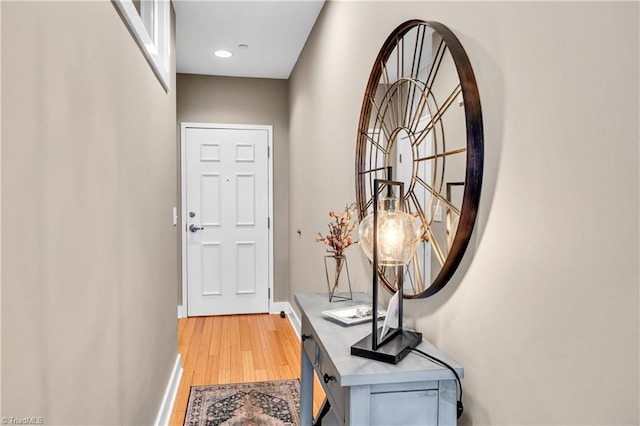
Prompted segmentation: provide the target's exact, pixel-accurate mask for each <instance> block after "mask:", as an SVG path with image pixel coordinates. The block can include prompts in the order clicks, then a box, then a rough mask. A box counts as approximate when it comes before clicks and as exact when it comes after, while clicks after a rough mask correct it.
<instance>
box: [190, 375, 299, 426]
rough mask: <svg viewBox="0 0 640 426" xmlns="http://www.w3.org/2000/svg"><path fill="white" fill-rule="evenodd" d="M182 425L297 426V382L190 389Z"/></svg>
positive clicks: (285, 381)
mask: <svg viewBox="0 0 640 426" xmlns="http://www.w3.org/2000/svg"><path fill="white" fill-rule="evenodd" d="M184 424H185V426H214V425H225V426H226V425H229V426H230V425H234V426H235V425H243V426H253V425H261V426H262V425H274V426H290V425H291V426H298V425H299V424H300V382H298V380H281V381H273V382H255V383H235V384H231V385H209V386H192V387H191V393H190V395H189V404H188V405H187V413H186V416H185V418H184Z"/></svg>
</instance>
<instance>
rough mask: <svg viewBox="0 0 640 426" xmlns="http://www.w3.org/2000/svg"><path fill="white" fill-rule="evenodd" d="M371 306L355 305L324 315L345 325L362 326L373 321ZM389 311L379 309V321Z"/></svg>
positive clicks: (330, 311)
mask: <svg viewBox="0 0 640 426" xmlns="http://www.w3.org/2000/svg"><path fill="white" fill-rule="evenodd" d="M371 314H372V312H371V305H355V306H349V307H347V308H338V309H330V310H328V311H322V315H324V316H326V317H329V318H331V319H334V320H337V321H339V322H341V323H342V324H345V325H353V324H360V323H361V322H365V321H371V316H372V315H371ZM386 314H387V311H385V310H384V309H380V308H378V319H380V318H384V316H385V315H386Z"/></svg>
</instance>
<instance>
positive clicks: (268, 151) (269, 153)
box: [267, 145, 271, 158]
mask: <svg viewBox="0 0 640 426" xmlns="http://www.w3.org/2000/svg"><path fill="white" fill-rule="evenodd" d="M270 157H271V147H270V146H269V145H267V158H270Z"/></svg>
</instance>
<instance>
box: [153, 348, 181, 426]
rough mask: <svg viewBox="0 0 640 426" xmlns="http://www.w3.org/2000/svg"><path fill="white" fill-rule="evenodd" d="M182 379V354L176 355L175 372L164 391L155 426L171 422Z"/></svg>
mask: <svg viewBox="0 0 640 426" xmlns="http://www.w3.org/2000/svg"><path fill="white" fill-rule="evenodd" d="M181 378H182V360H181V359H180V354H178V355H176V362H175V363H174V364H173V370H172V371H171V376H170V377H169V383H167V389H166V390H165V391H164V396H163V397H162V403H161V404H160V410H158V415H157V416H156V421H155V423H154V425H155V426H166V425H168V424H169V421H170V420H171V413H172V412H173V405H174V404H175V402H176V395H177V394H178V386H180V379H181Z"/></svg>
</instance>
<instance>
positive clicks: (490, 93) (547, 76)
mask: <svg viewBox="0 0 640 426" xmlns="http://www.w3.org/2000/svg"><path fill="white" fill-rule="evenodd" d="M410 18H422V19H425V20H435V21H440V22H442V23H444V24H446V25H447V26H449V28H451V29H452V30H453V31H454V33H455V34H456V35H457V36H458V37H459V38H460V40H461V42H462V44H463V46H465V48H466V50H467V53H468V55H469V57H470V60H471V63H472V65H473V67H474V70H475V73H476V78H477V80H478V85H479V90H480V98H481V101H482V108H483V114H484V124H485V136H486V148H485V156H486V159H485V175H484V188H483V194H482V200H481V206H480V210H479V219H478V223H477V226H476V230H475V236H474V238H473V241H472V244H471V248H470V249H469V252H468V256H467V257H466V259H465V261H464V264H463V267H462V270H461V271H459V273H457V274H456V276H455V277H454V279H453V282H452V283H451V284H450V285H449V286H448V287H447V288H445V290H443V291H442V292H441V293H440V294H438V295H436V297H433V298H431V299H427V300H418V301H409V302H407V303H406V305H405V306H406V309H407V316H408V321H407V322H408V323H409V324H410V325H414V326H415V327H416V328H417V329H418V330H419V331H422V332H423V333H424V334H425V337H427V338H428V339H430V340H432V341H433V342H434V343H436V344H437V345H438V346H440V347H441V348H442V349H443V350H445V351H446V352H448V353H450V354H451V355H452V356H453V357H454V358H455V359H457V360H458V361H459V362H461V363H462V364H463V365H464V366H465V368H466V371H465V379H464V388H465V393H464V395H465V405H466V412H465V415H464V418H463V421H462V422H461V424H465V425H525V424H527V425H534V424H535V425H561V424H576V425H578V424H580V425H583V424H599V425H613V424H628V425H631V424H638V423H639V422H640V415H639V411H638V401H639V399H640V398H639V395H638V382H639V380H638V379H639V378H638V373H639V366H638V362H639V358H638V343H639V326H638V324H639V316H638V311H639V292H638V282H639V277H638V259H639V250H638V231H639V224H638V204H639V176H638V160H639V149H638V140H639V130H638V124H639V123H638V116H639V110H638V99H639V95H638V93H639V86H638V75H639V69H638V62H639V61H638V60H639V58H638V52H639V41H638V40H639V37H638V31H639V30H638V27H639V25H638V22H639V11H638V3H632V2H627V3H608V2H603V3H595V2H585V3H579V2H566V3H538V2H530V3H527V2H469V3H460V2H453V3H448V2H406V3H405V2H334V1H330V2H329V3H327V4H326V5H325V8H324V10H323V12H322V14H321V16H320V18H319V20H318V22H317V23H316V26H315V28H314V30H313V32H312V34H311V37H310V39H309V40H308V42H307V44H306V46H305V49H304V51H303V53H302V56H301V58H300V59H299V61H298V63H297V65H296V68H295V70H294V72H293V74H292V77H291V79H290V109H291V116H290V123H291V127H290V138H291V142H290V144H291V149H290V174H291V176H292V179H291V182H290V193H289V197H290V204H289V205H290V210H289V212H290V214H289V220H290V223H291V229H297V228H300V229H301V230H302V231H303V235H302V238H299V237H298V236H297V235H296V234H295V233H290V236H289V241H290V252H291V256H290V262H289V271H290V276H289V279H290V283H291V292H290V298H291V295H292V294H293V293H295V292H304V291H323V290H324V288H325V283H324V277H323V270H322V268H323V266H322V255H323V248H322V247H321V246H320V245H318V244H316V243H315V242H314V240H313V235H314V233H315V232H317V231H318V230H321V229H323V228H324V226H326V219H327V216H326V212H327V211H329V210H332V209H335V208H337V207H339V206H341V205H343V204H344V203H345V202H348V201H351V200H354V198H355V190H354V183H353V182H354V174H353V168H354V158H355V152H354V149H355V141H356V130H357V123H358V118H359V113H360V106H361V103H362V96H363V94H364V89H365V84H366V81H367V79H368V75H369V72H370V69H371V66H372V65H373V60H374V58H375V56H376V54H377V52H378V49H379V48H380V46H381V45H382V43H383V42H384V40H385V38H386V36H387V35H388V34H389V33H390V32H391V31H392V30H393V29H394V28H395V27H396V26H397V25H398V24H400V23H401V22H403V21H404V20H407V19H410ZM603 35H604V36H603ZM612 221H613V222H614V223H615V226H614V227H613V228H612V227H611V223H612ZM347 254H348V256H349V262H350V265H349V266H350V272H352V276H351V278H352V281H354V287H356V288H357V289H365V290H368V288H369V286H370V284H369V282H370V269H369V267H368V265H367V263H366V261H365V260H364V257H363V256H362V255H361V253H359V251H358V249H357V248H355V249H353V250H349V251H347Z"/></svg>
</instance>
